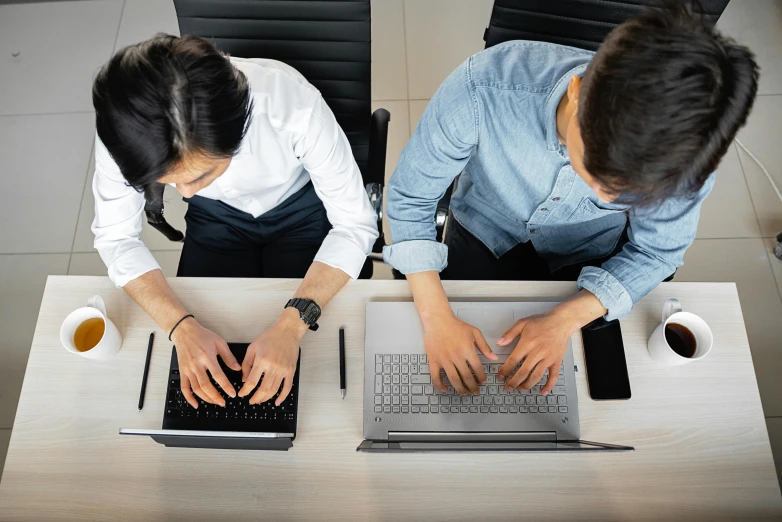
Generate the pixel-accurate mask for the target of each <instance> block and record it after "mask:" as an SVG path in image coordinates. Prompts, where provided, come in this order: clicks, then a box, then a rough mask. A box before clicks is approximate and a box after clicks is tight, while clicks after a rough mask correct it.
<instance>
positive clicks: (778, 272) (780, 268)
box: [764, 238, 782, 299]
mask: <svg viewBox="0 0 782 522" xmlns="http://www.w3.org/2000/svg"><path fill="white" fill-rule="evenodd" d="M764 241H765V242H766V249H767V250H768V259H769V262H770V263H771V271H772V272H773V273H774V279H776V281H777V289H778V290H779V296H780V298H781V299H782V260H780V259H777V257H776V256H775V255H774V247H775V246H776V244H777V240H776V238H766V239H764Z"/></svg>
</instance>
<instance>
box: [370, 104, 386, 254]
mask: <svg viewBox="0 0 782 522" xmlns="http://www.w3.org/2000/svg"><path fill="white" fill-rule="evenodd" d="M390 121H391V113H390V112H388V111H387V110H385V109H377V110H376V111H375V112H373V113H372V121H371V122H370V127H369V158H368V159H369V165H368V167H367V172H366V176H365V178H364V183H365V185H364V187H365V188H366V191H367V195H368V196H369V202H370V203H371V204H372V208H374V210H375V216H377V229H378V232H379V233H380V235H379V236H378V238H377V241H375V244H374V245H373V247H372V252H375V253H380V252H382V251H383V247H384V246H385V244H386V239H385V237H383V187H384V186H385V182H386V151H387V145H388V122H390Z"/></svg>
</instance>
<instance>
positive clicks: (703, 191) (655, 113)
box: [384, 2, 758, 392]
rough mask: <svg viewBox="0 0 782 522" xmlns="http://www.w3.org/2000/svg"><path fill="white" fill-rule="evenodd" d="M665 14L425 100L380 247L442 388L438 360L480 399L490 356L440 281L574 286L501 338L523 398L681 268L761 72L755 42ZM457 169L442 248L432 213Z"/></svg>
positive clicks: (536, 47)
mask: <svg viewBox="0 0 782 522" xmlns="http://www.w3.org/2000/svg"><path fill="white" fill-rule="evenodd" d="M666 5H668V7H669V8H668V9H664V10H650V11H648V12H647V13H646V14H643V15H641V16H639V17H636V18H634V19H632V20H630V21H628V22H626V23H625V24H622V25H621V26H619V27H618V28H616V29H615V30H614V31H613V32H612V33H611V34H609V36H608V37H607V38H606V40H605V41H604V42H603V44H602V45H601V47H600V48H599V50H598V51H597V53H595V54H594V56H593V55H592V53H590V52H587V51H582V50H578V49H573V48H569V47H564V46H557V45H554V44H547V43H541V42H508V43H506V44H502V45H498V46H496V47H494V48H491V49H488V50H486V51H483V52H481V53H478V54H477V55H475V56H473V57H471V58H470V59H469V60H467V61H466V62H465V63H464V64H462V65H461V66H460V67H459V68H458V69H456V71H454V73H452V74H451V76H449V77H448V79H446V80H445V82H444V83H443V85H442V86H441V87H440V89H439V90H438V92H437V93H436V94H435V96H434V97H433V98H432V101H431V102H430V104H429V106H428V107H427V109H426V111H425V112H424V114H423V116H422V117H421V120H420V122H419V124H418V127H417V129H416V131H415V134H414V135H413V137H412V139H411V140H410V143H409V144H408V145H407V147H406V148H405V150H404V152H403V153H402V156H401V158H400V161H399V165H398V167H397V169H396V171H395V172H394V175H393V176H392V178H391V181H390V182H389V185H388V206H387V215H388V217H389V222H390V224H391V235H392V237H393V238H394V244H393V245H392V246H390V247H386V249H385V252H384V255H385V259H386V261H387V262H388V263H389V264H391V265H392V266H394V267H395V268H396V269H398V270H399V271H400V272H402V273H403V274H406V275H407V279H408V280H409V281H410V284H411V287H412V289H413V294H414V297H415V301H416V304H417V306H418V309H419V312H420V313H421V317H422V320H423V322H424V326H425V329H426V331H427V340H426V347H427V353H428V355H429V359H430V360H431V361H433V363H432V375H433V376H437V379H436V380H439V371H440V369H441V368H442V369H443V370H445V372H446V373H447V374H448V377H449V380H450V381H451V382H452V383H453V382H454V381H456V383H457V384H455V385H454V386H455V387H456V388H457V389H459V390H460V391H462V392H466V391H467V390H475V389H476V380H477V381H480V380H481V379H482V378H483V371H482V369H481V364H480V360H479V359H478V357H477V355H476V354H475V349H474V346H477V347H478V348H479V349H480V350H481V352H483V354H484V355H486V356H487V357H490V358H491V351H490V349H489V347H488V346H486V344H485V341H484V340H483V338H482V337H481V336H480V332H478V331H477V330H476V329H475V328H472V327H471V326H470V325H467V324H466V323H464V322H462V321H459V320H458V319H457V318H456V317H453V314H452V313H451V310H450V307H449V306H448V303H447V299H446V296H445V293H444V291H443V289H442V286H441V285H440V282H439V279H440V276H439V275H438V273H437V272H442V273H441V276H442V278H443V279H447V278H450V279H508V280H520V279H559V280H577V281H578V287H579V289H580V292H579V293H578V294H576V295H575V296H574V297H573V298H571V299H569V300H568V301H566V302H565V303H562V304H561V305H559V306H558V307H556V308H555V309H553V310H552V311H551V312H550V313H548V314H546V315H545V316H540V317H534V318H528V319H522V320H521V321H519V322H518V323H517V325H516V326H514V328H512V329H511V330H510V331H509V332H507V333H506V335H505V336H504V337H503V339H502V340H501V342H502V343H503V344H508V343H510V342H512V341H513V340H514V339H515V338H517V337H520V342H519V344H518V346H517V348H516V349H515V351H514V353H513V355H512V356H511V357H510V358H509V359H508V361H507V363H506V364H505V366H504V368H503V372H502V374H503V375H507V374H508V371H509V369H510V368H513V367H515V366H516V365H517V364H518V363H519V362H520V361H521V360H522V359H524V364H523V365H522V367H521V369H520V370H519V371H518V372H516V374H515V375H514V376H513V377H510V378H509V382H508V387H509V388H517V387H520V386H522V387H524V388H526V389H529V388H531V387H532V386H533V385H534V384H536V383H537V382H538V381H539V380H540V377H541V376H542V375H543V373H544V371H545V370H546V369H547V368H556V367H558V366H559V364H560V362H561V360H562V355H563V353H564V350H565V346H566V345H567V339H568V338H569V337H570V335H571V334H572V333H574V332H575V331H576V330H578V329H579V328H580V327H582V326H584V325H586V324H588V323H589V322H591V321H593V320H594V319H597V318H599V317H601V316H605V318H606V319H609V320H610V319H615V318H618V317H621V316H623V315H625V314H627V313H629V312H630V310H631V309H632V306H633V304H634V303H635V302H637V301H638V300H639V299H641V298H642V297H643V296H644V295H646V294H647V293H648V292H649V291H651V290H652V289H653V288H654V287H655V286H657V285H658V284H659V283H660V282H661V281H662V280H664V279H665V278H667V277H669V276H671V275H672V274H673V273H674V272H675V270H676V268H677V267H678V266H680V265H681V264H682V263H683V257H684V252H685V251H686V249H687V247H689V245H690V244H691V243H692V240H693V239H694V237H695V232H696V228H697V223H698V216H699V212H700V205H701V203H702V201H703V199H704V198H705V197H706V196H707V195H708V193H709V191H710V190H711V187H712V185H713V183H714V176H713V174H712V173H713V172H714V170H715V168H716V166H717V164H718V163H719V161H720V159H721V158H722V156H723V155H724V154H725V152H726V150H727V148H728V146H729V144H730V142H731V140H732V139H733V137H734V136H735V135H736V132H737V131H738V129H739V128H740V127H741V125H743V124H744V122H745V121H746V117H747V114H748V113H749V110H750V108H751V105H752V102H753V100H754V98H755V92H756V88H757V76H758V72H757V71H758V69H757V65H756V64H755V62H754V59H753V57H752V54H751V53H750V52H749V51H748V50H747V49H745V48H743V47H741V46H738V45H736V44H735V43H734V42H732V41H730V40H729V39H726V38H724V37H722V36H721V35H719V34H718V33H716V32H715V31H714V30H713V29H711V28H708V27H706V26H704V25H702V24H701V23H700V22H699V21H698V20H696V19H694V18H693V17H692V16H691V15H690V14H689V13H688V12H687V11H686V8H684V7H683V6H682V5H681V4H678V3H674V2H666ZM460 173H461V174H462V175H461V177H460V178H459V181H458V184H457V188H456V189H455V191H454V195H453V198H452V200H451V210H452V214H451V219H450V221H449V223H448V226H447V231H446V237H445V241H444V243H445V244H439V243H436V242H435V241H434V238H435V230H434V219H433V218H434V212H435V208H436V205H437V202H438V201H439V199H440V198H441V197H442V195H443V193H444V192H445V190H446V189H447V187H448V186H449V185H450V184H451V182H452V180H453V179H454V178H455V177H456V176H457V175H459V174H460ZM473 374H474V376H473ZM551 374H552V375H553V376H554V378H553V379H551V380H549V382H548V383H547V385H546V386H545V388H544V391H546V392H548V391H550V390H551V388H552V387H553V386H554V381H555V380H556V374H557V372H551ZM438 384H439V385H441V384H442V383H441V382H438Z"/></svg>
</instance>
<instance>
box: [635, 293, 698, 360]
mask: <svg viewBox="0 0 782 522" xmlns="http://www.w3.org/2000/svg"><path fill="white" fill-rule="evenodd" d="M713 342H714V336H713V335H712V333H711V328H709V325H708V324H706V321H704V320H703V319H701V318H700V317H698V316H697V315H695V314H693V313H690V312H684V311H682V305H681V304H679V301H678V300H676V299H668V301H666V302H665V305H664V306H663V313H662V323H660V325H659V326H657V328H655V330H654V332H653V333H652V335H651V337H649V355H651V356H652V359H654V360H656V361H657V362H659V363H662V364H666V365H669V366H677V365H680V364H687V363H689V362H693V361H696V360H698V359H702V358H704V357H706V355H707V354H708V353H709V351H711V345H712V343H713Z"/></svg>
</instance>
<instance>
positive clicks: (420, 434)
mask: <svg viewBox="0 0 782 522" xmlns="http://www.w3.org/2000/svg"><path fill="white" fill-rule="evenodd" d="M556 440H557V433H556V432H554V431H502V432H500V431H450V432H444V431H389V432H388V441H389V442H505V441H514V442H525V441H529V442H547V441H552V442H556Z"/></svg>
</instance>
